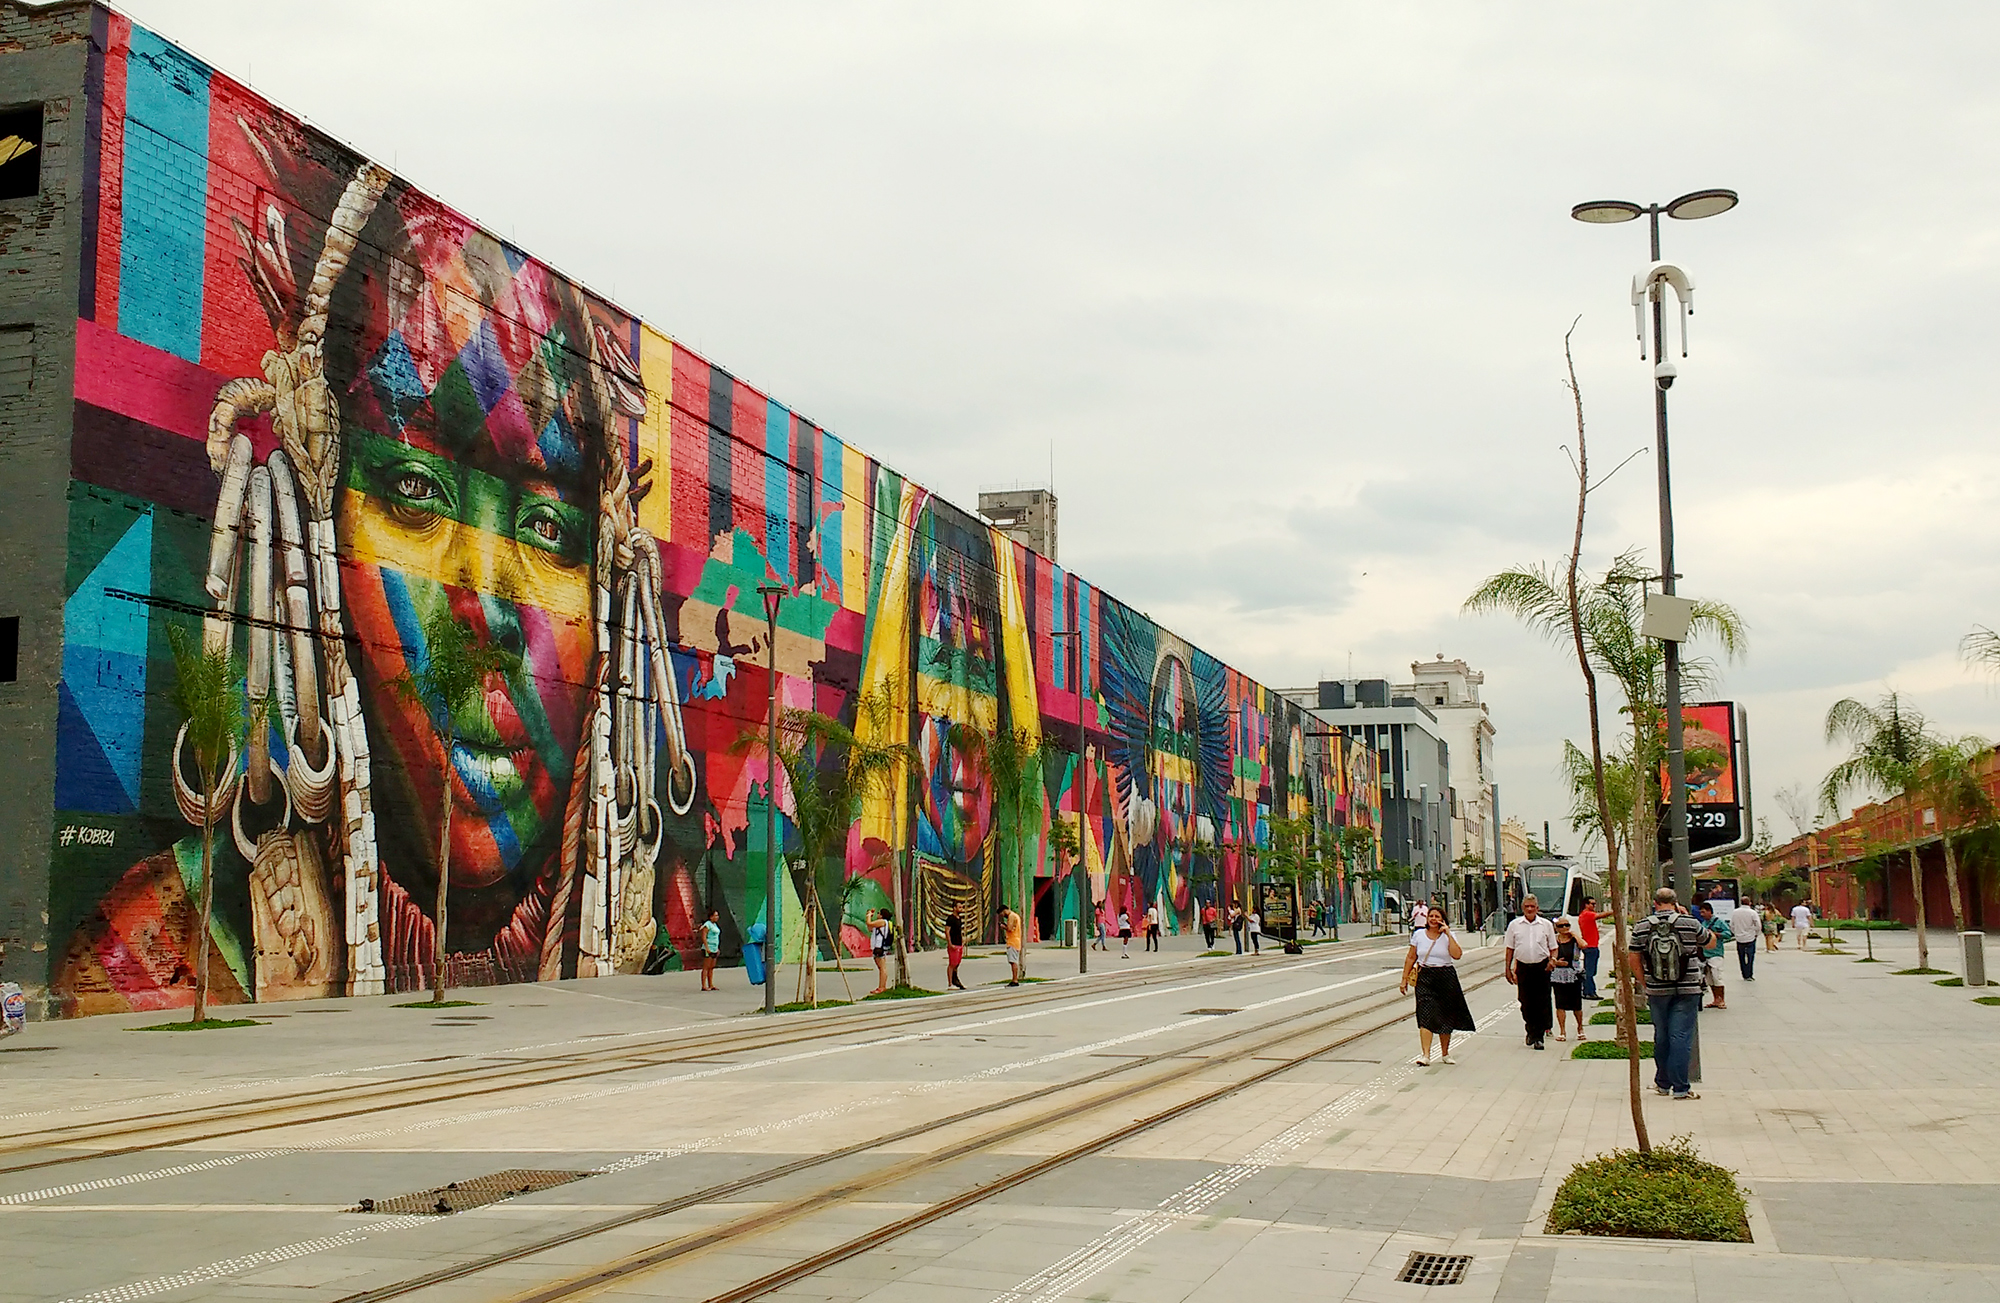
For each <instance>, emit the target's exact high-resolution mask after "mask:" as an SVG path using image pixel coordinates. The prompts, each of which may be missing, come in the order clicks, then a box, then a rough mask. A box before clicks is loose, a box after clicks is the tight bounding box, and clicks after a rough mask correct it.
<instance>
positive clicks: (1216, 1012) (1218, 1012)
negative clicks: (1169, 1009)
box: [1187, 1009, 1243, 1018]
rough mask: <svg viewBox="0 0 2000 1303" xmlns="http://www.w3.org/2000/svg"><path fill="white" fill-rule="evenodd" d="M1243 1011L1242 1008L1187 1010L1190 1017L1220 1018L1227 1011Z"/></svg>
mask: <svg viewBox="0 0 2000 1303" xmlns="http://www.w3.org/2000/svg"><path fill="white" fill-rule="evenodd" d="M1242 1012H1243V1011H1242V1010H1241V1009H1190V1010H1188V1011H1187V1016H1188V1017H1190V1018H1220V1017H1222V1015H1224V1014H1226V1013H1242Z"/></svg>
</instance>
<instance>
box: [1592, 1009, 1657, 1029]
mask: <svg viewBox="0 0 2000 1303" xmlns="http://www.w3.org/2000/svg"><path fill="white" fill-rule="evenodd" d="M1638 1013H1639V1025H1640V1026H1641V1027H1651V1026H1652V1025H1653V1011H1652V1010H1651V1009H1641V1010H1639V1011H1638ZM1617 1022H1618V1011H1617V1010H1616V1009H1607V1010H1605V1011H1604V1012H1603V1013H1594V1014H1592V1015H1590V1025H1591V1026H1592V1027H1611V1026H1614V1025H1616V1023H1617Z"/></svg>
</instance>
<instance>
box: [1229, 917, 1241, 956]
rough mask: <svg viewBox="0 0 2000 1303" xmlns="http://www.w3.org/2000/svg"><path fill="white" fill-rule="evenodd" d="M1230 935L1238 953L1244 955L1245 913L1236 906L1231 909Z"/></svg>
mask: <svg viewBox="0 0 2000 1303" xmlns="http://www.w3.org/2000/svg"><path fill="white" fill-rule="evenodd" d="M1229 935H1230V938H1231V939H1232V940H1234V941H1235V942H1236V953H1237V954H1239V955H1240V954H1242V953H1243V911H1242V910H1241V909H1238V908H1237V907H1236V906H1234V905H1231V906H1230V907H1229Z"/></svg>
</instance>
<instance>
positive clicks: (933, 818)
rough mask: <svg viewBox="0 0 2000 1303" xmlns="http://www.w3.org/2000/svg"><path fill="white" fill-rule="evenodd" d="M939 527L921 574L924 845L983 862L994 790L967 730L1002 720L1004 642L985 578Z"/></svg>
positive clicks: (929, 534) (923, 555) (941, 854)
mask: <svg viewBox="0 0 2000 1303" xmlns="http://www.w3.org/2000/svg"><path fill="white" fill-rule="evenodd" d="M936 527H937V526H936V519H935V517H934V516H933V517H931V519H930V529H929V530H927V531H926V537H925V538H924V539H923V542H922V544H921V550H920V561H921V564H920V565H919V567H918V579H917V583H918V592H917V610H916V615H917V620H916V633H917V646H916V670H917V684H916V687H917V691H916V697H917V701H916V705H917V727H916V734H917V766H918V790H919V792H920V794H921V803H920V805H919V820H918V827H917V849H918V850H919V851H921V852H924V853H926V854H929V855H931V856H933V857H935V858H937V859H940V860H942V861H944V862H945V863H948V864H954V865H962V866H967V867H972V868H976V866H977V862H978V860H979V857H980V854H981V852H982V850H983V849H984V847H985V845H986V837H987V833H988V832H989V831H990V830H991V828H992V826H993V790H992V783H991V781H990V778H989V776H988V774H987V770H986V765H985V763H984V761H983V760H982V758H981V757H980V755H979V752H978V747H977V744H976V743H973V742H972V741H971V740H970V739H968V738H966V737H965V735H964V732H963V731H961V730H975V731H977V732H979V733H982V734H984V735H986V736H991V735H992V734H993V732H994V730H995V729H996V728H997V727H998V725H999V720H1000V696H999V684H1000V673H999V657H998V648H997V646H996V644H995V640H994V634H995V632H996V631H995V629H994V626H993V618H994V617H993V614H992V613H991V611H990V610H989V609H987V608H988V607H989V606H990V603H985V604H983V603H981V602H980V601H979V600H978V595H979V592H980V589H981V585H980V584H979V582H978V577H977V576H975V575H971V574H968V573H966V568H965V566H964V564H963V563H964V557H963V555H962V554H961V553H958V552H954V551H951V550H947V549H945V548H941V547H939V546H938V545H937V540H936V536H935V530H936ZM986 586H987V587H990V586H991V585H990V582H989V583H988V584H987V585H986ZM954 726H959V727H958V728H955V727H954Z"/></svg>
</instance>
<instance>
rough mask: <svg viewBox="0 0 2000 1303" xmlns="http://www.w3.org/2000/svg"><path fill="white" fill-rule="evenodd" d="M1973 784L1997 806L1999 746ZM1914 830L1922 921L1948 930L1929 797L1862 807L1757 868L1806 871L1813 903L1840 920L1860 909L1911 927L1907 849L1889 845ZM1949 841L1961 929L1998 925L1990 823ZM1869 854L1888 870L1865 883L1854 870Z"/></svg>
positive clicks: (1999, 869) (1997, 846) (1959, 831)
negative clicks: (1962, 914)
mask: <svg viewBox="0 0 2000 1303" xmlns="http://www.w3.org/2000/svg"><path fill="white" fill-rule="evenodd" d="M1979 783H1980V786H1981V787H1982V788H1983V789H1984V790H1985V792H1986V794H1987V796H1988V797H1989V798H1991V799H1992V800H1993V801H1994V802H1995V803H1996V804H2000V750H1993V751H1988V752H1987V753H1986V755H1985V756H1984V757H1983V758H1982V760H1981V762H1980V769H1979ZM1913 835H1914V837H1915V839H1916V842H1917V864H1918V867H1919V870H1920V871H1921V873H1922V875H1923V891H1924V918H1925V922H1926V923H1927V924H1928V925H1929V926H1931V927H1950V926H1952V924H1953V922H1954V918H1953V913H1952V908H1951V893H1950V890H1949V887H1948V885H1947V879H1946V875H1945V863H1944V845H1943V841H1942V840H1941V838H1940V836H1939V827H1938V812H1937V810H1936V809H1935V808H1934V807H1933V806H1932V805H1931V804H1930V803H1929V802H1928V801H1923V800H1919V801H1918V802H1916V803H1915V804H1914V805H1912V804H1910V803H1908V802H1906V801H1904V800H1903V798H1902V797H1900V796H1897V797H1891V798H1890V799H1889V800H1886V801H1881V802H1870V803H1869V804H1867V805H1863V806H1860V807H1858V808H1856V809H1855V811H1854V813H1853V814H1851V815H1849V816H1848V817H1847V818H1845V819H1842V820H1841V821H1840V822H1839V823H1836V824H1833V825H1832V826H1830V827H1827V828H1822V829H1820V830H1818V831H1817V832H1813V833H1809V834H1807V835H1805V836H1803V837H1795V838H1793V839H1792V840H1791V841H1789V842H1786V843H1785V844H1784V845H1782V846H1779V847H1777V848H1775V849H1774V850H1772V852H1771V853H1770V854H1769V855H1766V856H1764V857H1763V858H1762V859H1761V861H1760V862H1759V863H1760V868H1759V872H1760V873H1765V874H1769V873H1777V872H1781V871H1786V870H1790V871H1793V872H1796V873H1798V874H1799V875H1800V876H1801V877H1806V876H1810V878H1811V881H1812V894H1811V896H1810V899H1811V900H1812V902H1813V903H1814V904H1815V905H1817V906H1818V907H1819V908H1821V909H1823V910H1826V911H1828V912H1829V913H1837V914H1838V915H1839V916H1840V917H1842V918H1858V917H1861V913H1862V911H1863V910H1866V911H1867V913H1868V916H1869V917H1875V918H1888V919H1896V920H1899V921H1901V922H1903V923H1910V924H1914V923H1915V922H1916V921H1917V909H1916V895H1915V892H1914V888H1913V886H1912V883H1911V879H1910V860H1909V853H1908V852H1907V851H1906V850H1901V849H1891V848H1901V847H1906V846H1908V844H1909V843H1910V841H1911V839H1912V836H1913ZM1952 839H1953V840H1952V845H1953V849H1954V851H1955V853H1956V854H1957V856H1958V873H1959V892H1960V904H1961V905H1962V906H1963V908H1964V910H1965V924H1966V926H1967V927H1969V928H1975V929H1983V928H1985V927H1986V926H1987V924H1988V921H1989V920H1990V921H1991V922H1993V923H1994V924H2000V858H1996V856H2000V843H1996V838H1995V830H1994V827H1993V826H1992V825H1990V824H1989V825H1986V826H1985V827H1983V828H1979V827H1973V826H1960V827H1957V828H1954V829H1953V830H1952ZM1871 856H1872V857H1874V858H1876V859H1877V860H1880V861H1883V862H1884V863H1885V864H1886V870H1887V871H1886V872H1885V873H1883V874H1882V876H1881V877H1879V878H1876V879H1874V880H1872V881H1863V880H1862V879H1861V878H1859V877H1857V876H1856V873H1855V870H1856V868H1857V867H1858V866H1859V865H1861V864H1862V862H1863V861H1865V860H1867V859H1869V858H1870V857H1871Z"/></svg>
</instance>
